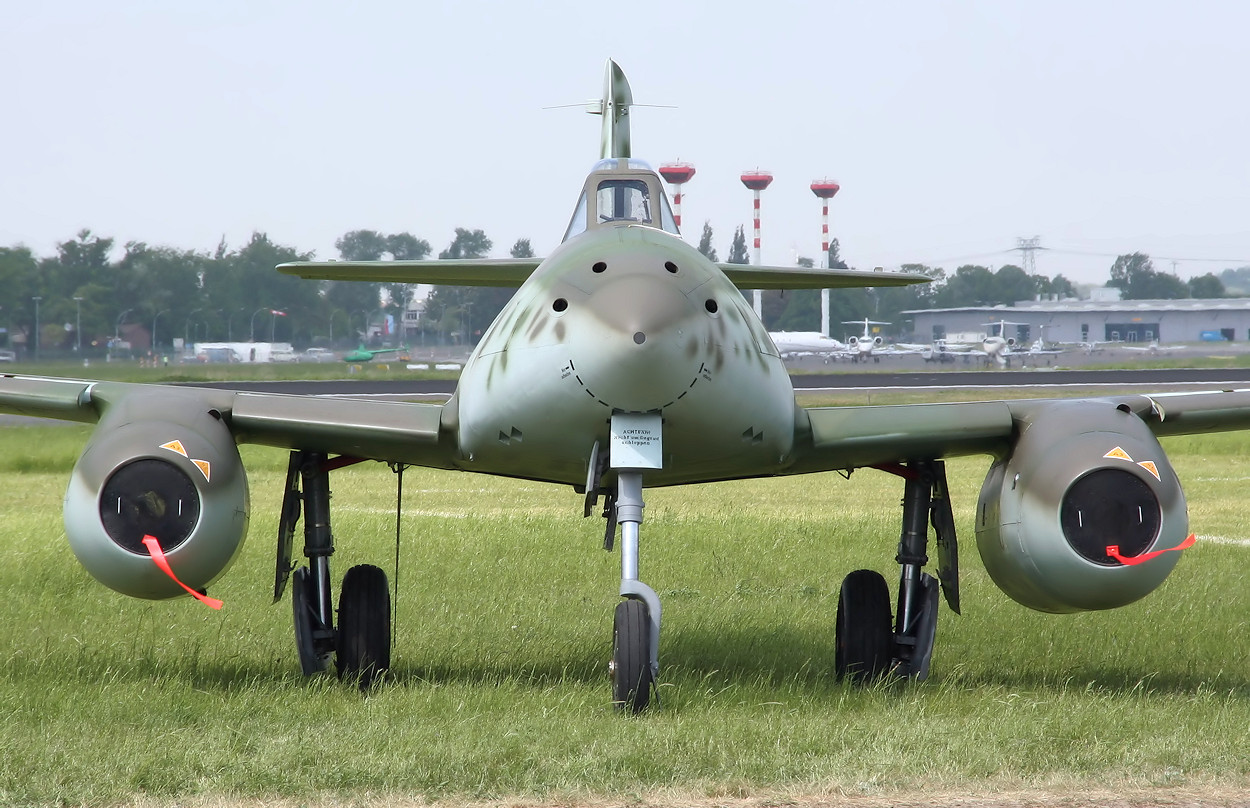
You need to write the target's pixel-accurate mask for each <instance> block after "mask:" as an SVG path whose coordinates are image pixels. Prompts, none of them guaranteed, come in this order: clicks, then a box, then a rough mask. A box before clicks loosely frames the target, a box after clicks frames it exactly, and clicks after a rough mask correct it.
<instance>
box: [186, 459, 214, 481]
mask: <svg viewBox="0 0 1250 808" xmlns="http://www.w3.org/2000/svg"><path fill="white" fill-rule="evenodd" d="M191 462H192V463H194V464H195V467H196V468H197V469H199V470H200V473H201V474H203V475H204V480H205V482H212V479H211V474H212V471H213V468H212V464H211V463H209V462H208V461H207V460H192V461H191Z"/></svg>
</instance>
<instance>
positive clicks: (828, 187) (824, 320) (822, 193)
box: [812, 179, 842, 337]
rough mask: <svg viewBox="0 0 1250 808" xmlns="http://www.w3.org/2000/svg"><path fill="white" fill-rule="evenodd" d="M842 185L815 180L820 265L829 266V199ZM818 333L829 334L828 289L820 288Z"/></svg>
mask: <svg viewBox="0 0 1250 808" xmlns="http://www.w3.org/2000/svg"><path fill="white" fill-rule="evenodd" d="M841 187H842V186H840V185H838V184H837V183H836V182H834V181H833V180H829V179H824V180H815V181H813V182H812V193H814V194H816V196H817V197H818V198H819V199H820V203H821V204H820V266H821V267H822V268H823V269H828V268H829V200H830V199H833V197H834V196H836V195H837V193H838V191H839V190H840V189H841ZM820 333H822V334H824V335H825V336H826V337H827V336H829V290H828V289H821V290H820Z"/></svg>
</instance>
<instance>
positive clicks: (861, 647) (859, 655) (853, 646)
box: [834, 570, 894, 684]
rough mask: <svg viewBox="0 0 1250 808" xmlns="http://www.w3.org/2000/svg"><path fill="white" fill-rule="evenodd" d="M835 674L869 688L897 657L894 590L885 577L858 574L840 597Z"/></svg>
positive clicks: (848, 580) (846, 582)
mask: <svg viewBox="0 0 1250 808" xmlns="http://www.w3.org/2000/svg"><path fill="white" fill-rule="evenodd" d="M837 620H838V622H837V628H836V636H835V644H836V645H837V651H836V655H835V658H834V670H835V671H836V672H837V676H838V679H839V680H843V679H848V680H850V681H851V682H853V683H855V684H867V683H869V682H872V681H875V680H877V679H879V678H881V677H882V676H883V675H885V673H886V672H887V671H888V670H889V668H890V662H891V661H892V658H893V656H894V627H893V625H892V618H891V617H890V588H889V587H888V586H886V583H885V578H883V577H882V576H881V573H879V572H875V571H873V570H855V571H854V572H852V573H851V574H850V575H848V576H846V578H845V579H844V580H843V581H842V591H841V593H840V594H839V596H838V618H837Z"/></svg>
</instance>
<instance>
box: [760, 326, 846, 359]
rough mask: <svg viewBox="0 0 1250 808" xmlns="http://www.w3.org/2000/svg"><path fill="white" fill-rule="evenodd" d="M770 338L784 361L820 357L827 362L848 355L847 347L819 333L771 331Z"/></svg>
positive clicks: (843, 343)
mask: <svg viewBox="0 0 1250 808" xmlns="http://www.w3.org/2000/svg"><path fill="white" fill-rule="evenodd" d="M768 336H769V338H770V339H771V340H772V341H773V344H774V345H776V346H777V350H778V351H780V352H781V358H782V359H790V358H797V357H803V356H819V357H821V358H823V359H825V360H828V359H831V358H837V357H842V356H846V355H847V350H848V349H847V345H846V343H845V342H839V341H838V340H836V339H834V338H833V337H830V336H826V335H825V334H822V333H820V332H819V331H770V332H768Z"/></svg>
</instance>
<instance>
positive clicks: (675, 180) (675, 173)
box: [660, 162, 694, 231]
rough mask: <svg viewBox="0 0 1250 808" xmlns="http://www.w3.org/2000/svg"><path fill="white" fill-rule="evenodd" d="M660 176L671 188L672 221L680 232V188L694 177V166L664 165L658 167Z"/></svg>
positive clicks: (679, 163) (680, 164)
mask: <svg viewBox="0 0 1250 808" xmlns="http://www.w3.org/2000/svg"><path fill="white" fill-rule="evenodd" d="M660 176H661V177H663V178H664V179H665V180H666V181H667V182H668V184H669V185H671V186H673V221H674V222H675V223H676V224H677V230H678V231H680V230H681V186H683V185H685V184H686V183H688V182H690V179H691V177H693V176H694V166H692V165H690V164H689V163H681V162H677V163H664V164H663V165H661V166H660Z"/></svg>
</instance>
